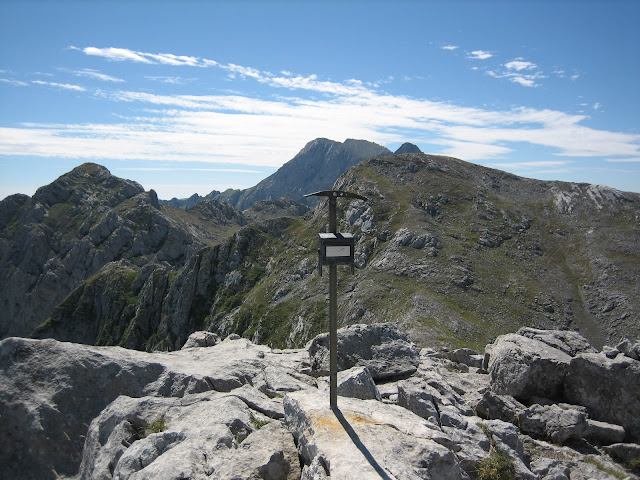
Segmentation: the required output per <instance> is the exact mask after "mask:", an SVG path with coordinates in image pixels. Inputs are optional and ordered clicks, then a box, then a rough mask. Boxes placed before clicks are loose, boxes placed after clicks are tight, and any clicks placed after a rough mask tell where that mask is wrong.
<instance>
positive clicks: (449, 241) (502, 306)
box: [0, 153, 640, 351]
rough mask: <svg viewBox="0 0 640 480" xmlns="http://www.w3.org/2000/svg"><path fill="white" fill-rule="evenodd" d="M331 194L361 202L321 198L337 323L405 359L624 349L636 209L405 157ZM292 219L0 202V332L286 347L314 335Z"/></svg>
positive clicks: (229, 210) (148, 195) (88, 189)
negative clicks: (356, 326)
mask: <svg viewBox="0 0 640 480" xmlns="http://www.w3.org/2000/svg"><path fill="white" fill-rule="evenodd" d="M292 181H293V180H292ZM80 187H82V188H80ZM334 188H336V189H344V190H349V191H352V192H356V193H359V194H361V195H364V196H366V197H367V198H368V199H369V201H368V202H362V201H354V202H350V203H349V202H344V203H340V202H341V201H339V230H340V231H345V232H352V233H354V234H355V235H356V238H357V247H356V267H357V268H356V273H355V275H353V276H351V275H349V274H348V270H347V269H346V268H344V269H342V268H340V269H339V300H338V301H339V310H338V316H339V319H338V322H339V324H340V325H347V324H353V323H374V322H387V321H394V322H398V323H399V324H400V325H401V327H402V328H403V329H404V330H406V331H407V332H409V334H410V336H411V338H412V340H414V341H416V342H417V343H418V344H419V345H421V346H427V345H429V346H438V345H440V346H457V347H460V346H470V347H476V348H480V347H481V346H483V345H485V344H486V343H488V342H489V341H491V340H492V339H494V338H495V337H496V336H497V335H499V334H502V333H506V332H513V331H516V330H517V329H518V328H519V327H521V326H533V327H538V328H559V329H572V330H579V331H580V332H581V333H582V334H583V335H585V336H586V337H587V338H588V339H589V341H590V342H592V343H593V344H594V345H596V346H601V345H603V344H604V343H607V342H609V343H610V344H611V343H615V342H617V341H618V340H619V338H620V337H621V336H623V335H630V336H633V337H638V336H640V327H639V324H638V321H637V320H638V312H639V311H640V299H639V298H638V291H637V285H638V278H640V256H639V255H638V253H637V252H638V251H640V195H639V194H635V193H627V192H619V191H617V190H614V189H610V188H607V187H602V186H593V185H586V184H572V183H562V182H545V181H538V180H531V179H525V178H521V177H516V176H514V175H511V174H507V173H504V172H501V171H498V170H492V169H487V168H484V167H480V166H477V165H473V164H470V163H467V162H463V161H461V160H457V159H454V158H450V157H442V156H433V155H425V154H418V153H407V154H402V155H388V156H384V157H377V158H372V159H369V160H366V161H363V162H361V163H358V164H357V165H356V166H355V167H353V168H351V169H349V170H348V171H347V172H346V173H345V174H344V175H342V176H341V177H340V178H339V179H338V181H337V182H336V183H335V185H334ZM304 210H305V209H304V208H303V207H300V208H298V206H296V204H294V203H291V202H283V201H279V202H271V203H270V202H269V201H267V202H261V203H259V204H256V206H255V207H253V208H252V209H250V210H248V211H245V212H240V211H238V210H236V209H235V208H233V207H232V206H230V205H228V204H225V203H221V202H217V201H206V202H201V203H198V204H197V205H196V206H195V207H192V208H189V209H186V210H183V209H179V208H174V207H171V206H169V205H166V204H164V205H163V204H160V203H158V201H157V198H156V197H155V193H154V192H153V191H151V192H144V191H143V189H142V187H140V186H139V185H137V184H135V183H134V182H129V181H127V180H122V179H117V178H116V177H113V176H111V175H110V174H109V173H108V171H106V169H104V168H102V167H99V166H95V165H91V164H87V165H84V166H82V167H78V168H77V169H75V170H74V171H73V172H70V173H69V174H67V175H65V176H63V177H61V179H59V180H57V181H56V182H54V183H53V184H51V185H49V186H47V187H43V188H42V189H40V190H39V191H38V193H36V195H34V197H32V198H29V197H26V196H13V197H9V198H7V199H5V200H3V201H2V202H0V227H1V228H2V230H1V234H0V258H1V263H0V282H2V285H3V288H2V298H1V299H0V301H1V302H2V305H3V308H2V313H0V314H1V315H2V318H0V335H1V336H2V337H6V336H9V335H21V336H27V335H33V336H35V337H39V338H43V337H52V338H56V339H60V340H68V341H74V342H82V343H88V344H101V345H122V346H125V347H129V348H134V349H143V350H149V351H150V350H154V349H164V350H174V349H179V348H180V347H181V346H182V344H183V343H184V342H185V341H186V339H187V337H188V336H189V334H190V333H192V332H193V331H196V330H202V329H206V330H210V331H213V332H216V333H218V334H220V335H227V334H229V333H238V334H240V335H241V336H244V337H247V338H249V339H251V340H252V341H253V342H255V343H262V344H268V345H271V346H274V347H285V346H288V347H295V346H301V345H304V344H305V343H306V342H307V341H308V340H309V339H311V338H312V337H313V336H315V335H316V334H317V333H320V332H323V331H326V330H327V329H328V321H327V293H328V278H327V277H320V276H319V275H318V271H317V233H318V232H321V231H325V230H326V222H327V206H326V203H322V202H320V203H319V204H318V205H316V207H315V209H314V210H312V211H308V212H307V213H304V214H302V215H299V214H300V213H301V212H304ZM280 214H284V215H285V216H284V217H280V218H274V217H278V215H280Z"/></svg>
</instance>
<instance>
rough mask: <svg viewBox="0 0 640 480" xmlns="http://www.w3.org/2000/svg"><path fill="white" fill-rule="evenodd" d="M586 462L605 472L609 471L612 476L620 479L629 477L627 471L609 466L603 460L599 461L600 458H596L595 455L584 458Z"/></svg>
mask: <svg viewBox="0 0 640 480" xmlns="http://www.w3.org/2000/svg"><path fill="white" fill-rule="evenodd" d="M584 463H589V464H591V465H594V466H595V467H596V468H597V469H598V470H600V471H601V472H604V473H607V474H609V475H612V476H614V477H616V478H619V479H620V480H622V479H623V478H627V477H628V475H627V474H626V473H624V472H621V471H619V470H616V469H614V468H610V467H607V466H606V465H604V464H603V463H602V462H599V461H598V460H596V459H595V458H593V457H587V458H585V459H584Z"/></svg>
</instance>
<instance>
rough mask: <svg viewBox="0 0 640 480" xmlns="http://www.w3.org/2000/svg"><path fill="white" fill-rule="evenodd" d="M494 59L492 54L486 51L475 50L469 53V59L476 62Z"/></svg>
mask: <svg viewBox="0 0 640 480" xmlns="http://www.w3.org/2000/svg"><path fill="white" fill-rule="evenodd" d="M491 57H493V54H492V53H489V52H486V51H484V50H474V51H472V52H469V53H467V58H471V59H474V60H486V59H487V58H491Z"/></svg>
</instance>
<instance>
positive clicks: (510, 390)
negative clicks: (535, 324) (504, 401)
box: [487, 334, 571, 401]
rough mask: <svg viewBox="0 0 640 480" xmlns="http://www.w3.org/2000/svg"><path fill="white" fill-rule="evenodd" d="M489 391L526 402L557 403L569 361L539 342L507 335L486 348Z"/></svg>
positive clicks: (554, 349) (563, 355)
mask: <svg viewBox="0 0 640 480" xmlns="http://www.w3.org/2000/svg"><path fill="white" fill-rule="evenodd" d="M487 350H488V352H489V354H490V359H489V364H488V368H489V375H490V377H491V389H492V390H493V391H494V392H495V393H497V394H500V395H511V396H513V397H515V398H517V399H518V400H521V401H527V400H529V399H531V398H533V397H536V396H538V397H545V398H551V399H560V398H561V397H562V393H563V385H564V379H565V376H566V375H567V372H568V370H569V363H570V361H571V357H570V356H569V355H567V354H566V353H564V352H563V351H561V350H558V349H556V348H553V347H551V346H549V345H547V344H546V343H543V342H541V341H540V340H536V339H531V338H528V337H524V336H522V335H518V334H508V335H504V336H502V337H499V338H498V340H497V341H496V342H495V343H494V344H493V345H491V346H489V347H488V348H487Z"/></svg>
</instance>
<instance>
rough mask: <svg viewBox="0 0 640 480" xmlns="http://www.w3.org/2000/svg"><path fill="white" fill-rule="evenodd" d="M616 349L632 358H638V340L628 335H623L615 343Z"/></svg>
mask: <svg viewBox="0 0 640 480" xmlns="http://www.w3.org/2000/svg"><path fill="white" fill-rule="evenodd" d="M616 349H617V350H618V351H619V352H621V353H623V354H624V355H626V356H627V357H629V358H633V359H634V360H640V342H638V341H634V340H633V339H631V338H630V337H625V338H622V339H621V340H620V343H618V345H616Z"/></svg>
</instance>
